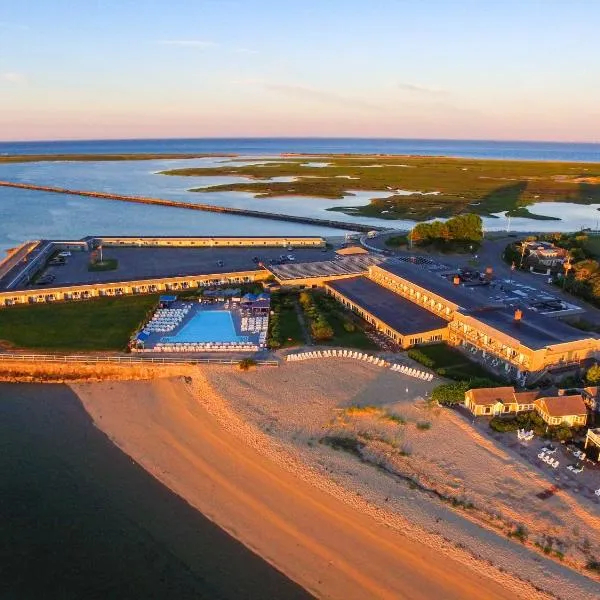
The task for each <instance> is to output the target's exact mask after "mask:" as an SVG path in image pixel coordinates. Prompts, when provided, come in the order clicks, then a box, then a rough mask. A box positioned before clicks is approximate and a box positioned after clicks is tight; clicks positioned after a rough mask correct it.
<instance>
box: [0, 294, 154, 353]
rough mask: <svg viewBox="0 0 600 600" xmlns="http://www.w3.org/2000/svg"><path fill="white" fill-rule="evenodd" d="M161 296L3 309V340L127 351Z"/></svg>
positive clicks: (30, 345) (19, 344)
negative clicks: (136, 331)
mask: <svg viewBox="0 0 600 600" xmlns="http://www.w3.org/2000/svg"><path fill="white" fill-rule="evenodd" d="M157 302H158V295H150V296H125V297H118V298H98V299H94V300H87V301H82V302H70V303H64V304H38V305H36V304H33V305H30V306H15V307H12V308H7V309H3V310H0V339H1V340H2V341H7V342H9V343H11V344H14V345H15V346H17V347H20V348H46V349H51V350H124V349H125V348H126V347H127V342H128V341H129V336H130V335H131V333H132V332H133V331H134V330H135V329H136V328H137V327H138V325H139V324H140V323H141V322H142V321H143V320H144V318H145V317H146V315H147V314H148V312H149V311H150V310H151V309H152V308H153V307H154V306H155V305H156V303H157Z"/></svg>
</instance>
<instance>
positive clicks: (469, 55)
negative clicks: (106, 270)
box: [0, 0, 600, 141]
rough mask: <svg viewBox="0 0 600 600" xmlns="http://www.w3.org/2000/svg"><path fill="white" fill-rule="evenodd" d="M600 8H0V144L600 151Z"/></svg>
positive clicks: (187, 2) (1, 1)
mask: <svg viewBox="0 0 600 600" xmlns="http://www.w3.org/2000/svg"><path fill="white" fill-rule="evenodd" d="M598 23H600V2H598V1H596V0H564V1H560V0H521V1H519V0H503V1H496V0H479V1H477V0H472V1H470V0H463V1H460V0H446V1H444V0H411V1H408V0H407V1H404V0H370V1H368V0H363V1H360V2H359V1H357V0H303V1H296V0H170V2H164V1H161V2H158V1H154V0H118V1H117V0H70V1H67V0H52V1H49V0H19V2H16V1H14V0H0V139H2V140H17V139H74V138H125V137H182V136H184V137H202V136H377V137H425V138H469V139H533V140H573V141H600V77H599V72H600V70H599V67H598V58H599V57H600V36H599V35H598Z"/></svg>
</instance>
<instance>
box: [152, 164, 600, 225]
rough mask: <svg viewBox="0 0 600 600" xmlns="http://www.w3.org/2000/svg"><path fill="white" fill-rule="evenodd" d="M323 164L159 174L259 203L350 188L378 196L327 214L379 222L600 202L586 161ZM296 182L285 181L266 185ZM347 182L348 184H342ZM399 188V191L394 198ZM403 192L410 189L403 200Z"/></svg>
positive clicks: (336, 194) (339, 193) (334, 195)
mask: <svg viewBox="0 0 600 600" xmlns="http://www.w3.org/2000/svg"><path fill="white" fill-rule="evenodd" d="M318 158H319V159H320V160H324V161H326V162H327V163H329V164H328V165H327V166H324V167H314V166H313V167H311V166H305V165H306V161H305V159H299V158H297V157H295V158H291V159H282V160H280V161H276V162H273V163H267V164H256V165H244V166H236V165H227V164H226V163H225V164H223V165H222V166H219V167H209V168H189V169H174V170H169V171H164V172H163V174H165V175H178V176H235V177H243V178H246V179H247V181H244V182H239V183H232V184H223V185H214V186H209V187H205V188H195V189H193V190H192V191H196V192H213V191H238V192H250V193H253V194H254V195H255V196H256V197H258V198H274V197H285V196H307V197H318V198H327V199H332V200H340V199H342V198H344V197H345V196H348V195H350V196H351V195H352V192H353V191H372V192H374V196H375V194H377V195H378V196H381V197H380V198H378V199H372V200H371V201H370V202H369V204H367V205H365V206H359V207H356V206H354V207H348V206H332V207H331V208H330V209H329V210H334V211H341V212H346V213H348V214H352V215H355V216H369V217H378V218H383V219H412V220H417V221H420V220H425V219H429V218H432V217H450V216H452V215H456V214H460V213H465V212H472V213H476V214H479V215H483V216H489V215H491V214H493V213H498V212H503V211H514V212H513V213H511V214H512V215H513V216H526V217H527V218H533V219H549V218H551V217H545V216H543V215H536V214H535V213H530V212H529V211H528V210H527V209H526V208H525V207H526V206H527V205H529V204H533V203H536V202H571V203H578V204H592V203H594V202H600V177H598V175H597V173H596V172H595V171H594V170H593V168H594V167H593V165H592V164H591V163H569V162H547V161H546V162H545V161H537V162H536V161H515V160H481V159H466V158H448V157H422V156H421V157H419V156H410V157H408V156H351V157H350V156H330V155H324V156H319V157H318ZM274 177H296V178H297V179H296V180H295V181H292V182H281V181H270V180H271V179H272V178H274ZM348 177H350V178H351V179H348ZM399 191H402V193H398V192H399ZM406 191H412V192H413V193H412V194H410V195H406V194H405V192H406Z"/></svg>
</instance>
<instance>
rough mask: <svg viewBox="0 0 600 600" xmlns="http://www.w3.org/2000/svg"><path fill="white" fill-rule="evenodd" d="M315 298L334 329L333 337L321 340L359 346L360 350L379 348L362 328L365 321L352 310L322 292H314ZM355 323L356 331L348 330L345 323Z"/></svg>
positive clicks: (351, 346) (347, 345)
mask: <svg viewBox="0 0 600 600" xmlns="http://www.w3.org/2000/svg"><path fill="white" fill-rule="evenodd" d="M313 298H314V300H315V303H316V304H317V306H318V307H319V308H320V309H321V310H322V311H323V312H324V313H325V315H326V317H327V322H328V323H329V324H330V325H331V327H332V329H333V338H332V339H331V340H329V341H327V342H320V343H323V344H325V345H330V346H344V347H346V348H358V349H359V350H378V349H379V348H378V346H377V345H376V344H374V343H373V342H372V341H371V340H370V339H369V338H368V337H367V336H366V335H365V332H364V330H363V329H362V325H363V323H362V322H361V320H360V319H359V318H358V317H357V316H356V315H355V314H354V313H352V312H350V311H348V310H346V309H345V308H344V307H343V306H342V305H341V304H340V303H339V302H338V301H337V300H335V298H332V297H331V296H326V295H325V294H323V293H322V292H313ZM348 322H352V323H354V324H355V329H354V331H346V330H345V329H344V323H348Z"/></svg>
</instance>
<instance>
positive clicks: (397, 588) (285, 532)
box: [72, 380, 515, 600]
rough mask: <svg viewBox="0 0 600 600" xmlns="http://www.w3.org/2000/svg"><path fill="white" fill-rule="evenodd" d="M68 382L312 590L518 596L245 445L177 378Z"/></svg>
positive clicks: (150, 459)
mask: <svg viewBox="0 0 600 600" xmlns="http://www.w3.org/2000/svg"><path fill="white" fill-rule="evenodd" d="M72 387H73V389H74V390H75V391H76V393H77V394H78V395H79V397H80V398H81V400H82V402H83V403H84V405H85V407H86V409H87V410H88V411H89V413H90V414H91V415H92V417H93V418H94V421H95V422H96V424H97V425H98V426H99V427H100V428H101V429H102V430H103V431H105V432H106V433H107V435H109V437H111V439H113V441H114V442H115V443H117V444H118V445H119V446H120V447H121V448H122V449H123V450H124V451H125V452H127V453H128V454H129V455H130V456H132V457H134V458H135V459H136V460H137V461H138V462H139V463H140V464H141V465H142V466H144V468H146V469H147V470H148V471H149V472H151V473H152V474H153V475H155V476H156V477H157V478H158V479H160V480H161V481H163V482H164V483H165V484H166V485H168V486H169V487H170V488H171V489H172V490H173V491H175V492H176V493H178V494H179V495H181V496H182V497H183V498H185V499H187V500H188V501H189V502H190V503H191V504H192V505H193V506H195V507H196V508H198V509H199V510H200V511H201V512H202V513H203V514H204V515H206V516H207V517H209V518H210V519H211V520H213V521H215V522H216V523H217V524H219V525H220V526H221V527H223V528H224V529H225V530H227V531H228V532H230V533H231V534H232V535H233V536H234V537H236V538H238V539H239V540H241V541H242V542H243V543H244V544H245V545H246V546H248V547H250V548H251V549H253V550H254V551H255V552H256V553H257V554H259V555H260V556H262V557H263V558H265V559H266V560H268V561H269V562H270V563H272V564H273V565H275V566H276V567H277V568H279V569H280V570H281V571H283V572H284V573H285V574H286V575H288V576H289V577H290V578H291V579H293V580H295V581H296V582H298V583H299V584H300V585H302V586H304V587H305V588H306V589H307V590H309V591H310V592H311V593H313V594H315V595H316V596H319V597H326V598H344V599H354V598H356V599H363V600H364V599H366V598H401V599H410V600H421V599H422V600H429V599H431V598H444V599H445V600H453V599H456V600H458V599H461V600H467V599H471V598H473V599H474V598H477V599H480V600H484V599H492V598H494V599H504V598H506V599H508V598H514V597H515V596H514V594H513V593H510V592H508V591H507V590H505V589H503V588H502V587H500V586H499V585H498V584H497V583H495V582H493V581H491V580H487V579H484V578H482V576H481V575H478V574H476V573H474V572H472V571H471V570H469V569H468V568H467V567H465V566H463V565H462V564H460V563H458V562H456V561H454V560H452V559H450V558H448V557H446V556H444V555H443V554H442V553H441V552H440V553H438V552H436V551H435V550H433V549H431V548H429V547H427V546H424V545H421V544H419V543H417V542H414V541H412V540H410V539H408V538H406V537H404V536H403V535H402V534H401V533H399V532H397V531H395V530H393V529H390V528H386V527H385V526H383V525H381V524H378V523H377V522H376V521H374V520H373V519H372V518H371V517H370V516H368V515H365V514H362V513H360V512H359V511H357V510H354V509H353V508H352V507H350V506H348V505H347V504H345V503H343V502H341V501H339V500H337V499H336V498H334V497H332V496H330V495H329V494H327V493H325V492H323V491H321V490H319V489H317V488H315V487H313V486H311V485H310V484H308V483H306V482H304V481H302V480H300V479H298V478H297V477H295V476H294V475H293V474H291V473H290V472H288V471H287V470H285V469H284V468H282V467H281V466H279V465H277V464H276V463H275V462H273V461H271V460H269V459H268V458H266V457H265V456H263V455H262V454H259V453H258V452H256V451H255V450H253V449H252V448H250V447H249V446H246V445H244V444H243V443H242V442H241V441H240V440H239V439H238V438H237V437H235V436H233V435H232V434H230V433H228V432H226V431H224V430H223V428H222V427H220V426H219V424H218V423H217V421H216V420H215V419H214V417H212V416H211V415H210V414H209V413H208V412H206V410H205V409H204V408H203V407H202V406H200V404H199V403H198V402H197V401H196V400H195V399H194V398H193V396H192V395H191V394H190V393H189V392H188V390H187V388H186V387H185V385H184V384H183V383H181V382H174V381H172V380H159V381H155V382H152V383H139V382H137V383H134V384H132V383H99V384H79V385H74V386H72Z"/></svg>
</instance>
